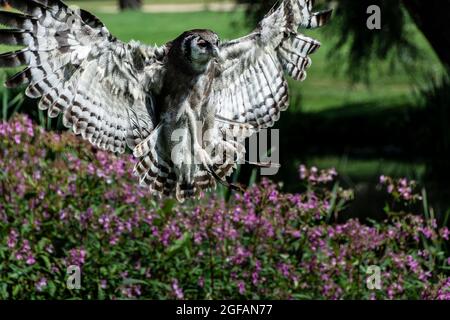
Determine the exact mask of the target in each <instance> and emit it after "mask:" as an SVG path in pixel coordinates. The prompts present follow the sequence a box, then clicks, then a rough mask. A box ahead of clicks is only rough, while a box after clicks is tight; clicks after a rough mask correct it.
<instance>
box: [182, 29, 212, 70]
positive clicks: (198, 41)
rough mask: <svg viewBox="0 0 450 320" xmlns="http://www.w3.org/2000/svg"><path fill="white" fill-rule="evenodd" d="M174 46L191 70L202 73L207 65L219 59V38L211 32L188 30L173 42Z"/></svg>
mask: <svg viewBox="0 0 450 320" xmlns="http://www.w3.org/2000/svg"><path fill="white" fill-rule="evenodd" d="M174 44H175V46H177V45H178V46H179V50H180V51H181V54H182V55H183V57H184V59H185V60H187V61H188V62H189V64H190V65H191V67H192V69H193V70H195V71H198V72H202V71H204V70H205V69H206V68H207V66H208V64H209V63H210V62H211V61H212V60H214V59H218V57H219V37H218V35H217V34H216V33H214V32H213V31H211V30H201V29H197V30H190V31H186V32H184V33H183V34H182V35H180V36H179V37H178V38H177V39H176V40H175V41H174Z"/></svg>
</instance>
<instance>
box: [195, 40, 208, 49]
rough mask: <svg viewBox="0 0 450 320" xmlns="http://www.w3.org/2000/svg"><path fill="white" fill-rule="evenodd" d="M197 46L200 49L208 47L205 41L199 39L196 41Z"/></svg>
mask: <svg viewBox="0 0 450 320" xmlns="http://www.w3.org/2000/svg"><path fill="white" fill-rule="evenodd" d="M197 45H198V46H199V47H200V48H205V47H207V46H208V42H206V41H205V40H203V39H200V40H198V41H197Z"/></svg>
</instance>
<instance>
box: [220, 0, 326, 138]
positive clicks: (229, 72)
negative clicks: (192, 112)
mask: <svg viewBox="0 0 450 320" xmlns="http://www.w3.org/2000/svg"><path fill="white" fill-rule="evenodd" d="M312 7H313V1H312V0H284V1H282V2H281V3H280V4H279V5H278V7H276V8H274V9H273V10H272V11H271V12H270V13H269V14H268V15H267V16H266V17H265V18H264V19H263V20H262V21H261V23H260V24H259V26H258V28H257V29H256V30H255V31H254V32H252V33H251V34H250V35H248V36H245V37H242V38H240V39H236V40H233V41H229V42H225V43H224V44H222V46H221V67H222V70H223V71H222V74H221V76H220V77H217V78H216V79H215V83H214V87H213V88H214V90H213V97H212V99H211V101H212V103H213V104H214V106H216V110H217V116H218V117H219V118H225V119H229V120H231V121H230V122H228V124H225V125H223V126H226V125H230V126H231V127H233V123H234V122H237V123H242V124H243V123H246V124H250V125H251V126H252V127H253V129H254V130H249V131H248V132H247V133H248V134H247V135H249V134H251V133H252V132H254V131H255V130H256V131H257V130H259V129H262V128H268V127H271V126H273V124H274V123H275V122H276V121H277V120H278V119H279V118H280V112H281V111H283V110H286V109H287V107H288V104H289V98H288V86H287V81H286V79H285V75H288V76H290V77H292V78H294V79H295V80H299V81H303V80H304V79H305V78H306V70H307V68H308V67H309V66H310V65H311V59H310V57H309V55H310V54H312V53H314V52H315V51H316V50H317V49H318V48H319V47H320V43H319V42H318V41H316V40H314V39H312V38H309V37H307V36H304V35H303V34H301V33H298V32H297V29H298V28H300V27H304V28H315V27H320V26H322V25H324V24H325V23H326V22H327V21H328V20H329V18H330V16H331V11H322V12H317V13H313V12H312V11H311V10H312ZM240 134H242V132H241V133H240Z"/></svg>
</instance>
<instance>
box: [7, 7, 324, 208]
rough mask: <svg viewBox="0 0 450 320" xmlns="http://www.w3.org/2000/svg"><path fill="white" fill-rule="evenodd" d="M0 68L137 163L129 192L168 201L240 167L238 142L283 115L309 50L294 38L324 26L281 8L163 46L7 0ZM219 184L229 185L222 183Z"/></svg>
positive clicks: (305, 11)
mask: <svg viewBox="0 0 450 320" xmlns="http://www.w3.org/2000/svg"><path fill="white" fill-rule="evenodd" d="M8 2H9V4H10V5H11V6H12V7H13V8H15V9H17V10H18V11H20V12H21V13H16V12H10V11H2V12H0V23H1V24H3V25H6V26H9V27H10V28H9V29H0V43H1V44H6V45H14V46H22V47H24V48H23V49H21V50H18V51H15V52H8V53H4V54H1V55H0V67H20V66H25V67H26V68H25V69H24V70H23V71H21V72H19V73H18V74H16V75H14V76H13V77H12V78H11V79H9V80H7V81H6V86H7V87H9V88H12V87H17V86H20V85H22V84H27V89H26V94H27V96H29V97H31V98H40V102H39V108H40V109H41V110H47V112H48V115H49V117H52V118H53V117H57V116H58V115H60V114H62V118H63V123H64V125H65V126H66V127H68V128H72V129H73V131H74V132H75V134H78V135H81V136H82V137H83V139H86V140H88V141H89V142H90V143H92V144H93V145H95V146H97V147H98V148H101V149H104V150H109V151H111V152H116V153H123V152H125V150H126V148H127V147H128V148H130V149H131V150H132V151H133V155H134V157H136V158H137V164H136V166H135V170H134V171H135V174H136V175H137V176H138V177H139V179H140V183H141V184H143V185H146V186H148V188H149V189H150V190H151V191H152V192H154V193H157V194H160V195H161V194H165V195H168V196H175V197H176V198H177V199H178V200H179V201H183V200H184V199H187V198H191V197H196V196H198V195H199V194H200V192H201V191H202V190H208V189H211V188H215V186H216V182H220V183H223V184H225V185H227V182H226V178H227V177H228V176H229V175H230V174H231V173H232V172H233V169H234V168H235V167H236V164H237V163H240V162H239V161H243V159H245V146H244V139H245V138H246V137H248V136H249V135H250V134H252V133H254V132H257V131H258V130H260V129H262V128H268V127H271V126H272V125H273V124H274V122H275V121H277V120H278V119H279V117H280V112H281V111H283V110H285V109H286V108H287V107H288V87H287V82H286V79H285V76H290V77H292V78H294V79H295V80H299V81H302V80H304V79H305V77H306V72H305V70H306V69H307V68H308V67H309V66H310V64H311V60H310V58H309V55H310V54H311V53H313V52H314V51H315V50H316V49H318V48H319V46H320V43H319V42H318V41H316V40H314V39H312V38H309V37H306V36H304V35H303V34H301V33H299V32H298V29H299V28H301V27H303V28H315V27H320V26H322V25H324V24H325V23H326V22H327V21H328V20H329V18H330V16H331V11H329V10H328V11H321V12H316V13H314V12H312V7H313V2H314V1H313V0H284V1H280V2H279V3H278V5H277V6H275V7H274V8H273V9H272V10H271V11H270V12H269V13H268V14H267V15H266V16H265V18H264V19H263V20H262V21H261V22H260V23H259V25H258V27H257V28H256V29H255V30H254V31H253V32H252V33H250V34H249V35H247V36H244V37H242V38H239V39H236V40H232V41H224V42H221V41H220V40H219V37H218V36H217V34H216V33H214V32H213V31H210V30H191V31H186V32H184V33H183V34H181V35H180V36H179V37H177V38H176V39H175V40H173V41H170V42H168V43H166V44H165V45H163V46H160V47H158V46H147V45H144V44H141V43H139V42H136V41H131V42H130V43H124V42H121V41H120V40H118V39H117V38H115V37H114V36H113V35H111V34H110V32H109V31H108V29H107V28H106V27H105V25H104V24H103V23H102V22H101V21H100V20H98V19H97V18H96V17H95V16H93V15H92V14H90V13H89V12H87V11H84V10H79V9H78V10H75V9H73V8H71V7H68V6H67V5H65V4H64V3H63V2H61V1H59V0H8ZM228 185H229V184H228Z"/></svg>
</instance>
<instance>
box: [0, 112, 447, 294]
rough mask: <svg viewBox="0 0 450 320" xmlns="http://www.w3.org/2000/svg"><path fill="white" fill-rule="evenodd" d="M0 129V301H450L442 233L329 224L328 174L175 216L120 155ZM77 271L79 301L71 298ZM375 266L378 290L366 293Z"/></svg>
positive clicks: (192, 205) (396, 220) (409, 221)
mask: <svg viewBox="0 0 450 320" xmlns="http://www.w3.org/2000/svg"><path fill="white" fill-rule="evenodd" d="M1 128H2V130H0V163H1V165H2V174H0V257H2V260H0V270H2V272H1V273H0V283H2V286H0V298H3V299H6V298H23V299H30V298H33V299H48V298H58V299H70V298H86V299H137V298H145V299H240V298H255V299H259V298H261V299H305V298H310V299H355V298H358V299H402V298H416V299H420V298H424V299H448V298H450V297H449V293H448V292H449V287H450V285H449V279H448V277H447V273H446V270H448V268H449V260H448V259H449V253H448V239H449V230H448V229H447V228H445V227H440V226H439V224H438V222H437V221H435V220H432V219H426V218H424V217H422V216H420V215H414V214H412V213H407V214H404V215H394V216H392V217H390V218H388V219H387V220H385V221H380V222H373V223H371V224H363V223H361V222H360V221H358V220H356V219H352V220H348V221H345V222H336V221H335V220H333V219H332V217H333V216H336V215H339V213H340V212H341V210H342V208H343V205H342V203H346V202H348V201H349V200H350V199H351V197H350V196H349V195H351V194H352V192H351V191H350V190H344V189H341V188H334V189H333V191H330V190H329V183H330V182H332V181H333V180H334V179H335V178H336V175H337V174H336V171H335V170H323V171H319V170H317V169H315V168H306V167H304V166H302V167H301V168H300V175H301V177H300V178H301V180H302V181H303V182H306V183H307V185H308V188H307V190H306V191H305V192H303V193H297V194H290V193H285V192H283V191H282V190H280V187H279V186H278V185H276V184H274V183H272V182H271V181H269V180H265V179H264V180H263V181H261V182H260V183H259V184H257V185H254V186H252V187H250V188H248V189H247V190H246V191H245V192H243V193H235V194H233V195H232V196H231V199H229V200H228V199H227V200H225V199H223V198H222V197H220V196H219V194H215V193H211V194H209V196H208V197H204V199H203V200H202V201H201V202H197V201H195V202H194V201H192V202H186V203H184V204H179V203H177V202H176V201H174V200H173V199H170V198H164V199H155V198H154V197H152V196H151V195H150V194H149V193H148V192H147V190H145V189H143V188H141V187H139V186H138V183H136V180H135V177H133V175H132V169H133V166H134V160H133V159H132V158H131V157H130V156H128V155H125V156H120V157H118V156H115V155H110V154H108V153H105V152H102V151H98V150H96V149H94V148H93V147H91V146H89V144H87V143H84V142H81V140H80V139H78V138H75V137H73V135H71V134H66V133H62V134H57V133H48V132H45V131H43V130H41V129H40V128H39V127H37V126H34V125H31V129H32V130H31V131H30V130H29V129H28V128H30V122H29V120H28V119H27V118H25V117H21V118H16V119H13V120H12V121H10V122H9V123H3V124H2V126H1ZM24 128H25V129H24ZM16 135H17V136H18V137H17V139H16V137H15V136H16ZM17 141H20V143H17ZM391 181H392V184H393V185H394V188H395V190H399V188H404V187H405V188H407V187H408V186H411V185H410V184H409V183H406V185H405V184H404V183H400V182H394V180H391ZM413 189H414V188H412V189H411V190H412V191H411V192H409V194H411V195H413V194H414V193H413ZM393 190H394V189H393ZM393 192H394V191H392V192H391V193H393ZM396 192H397V191H396ZM398 192H399V194H400V193H402V194H404V193H405V192H406V191H405V190H403V189H402V191H398ZM402 197H403V196H402ZM403 199H404V200H405V201H409V202H410V201H413V199H414V196H412V197H410V198H409V200H407V199H406V198H405V197H403ZM333 221H334V222H333ZM73 265H76V266H78V267H79V268H81V270H82V284H81V285H82V288H81V290H67V289H66V280H67V268H68V267H69V266H73ZM373 265H376V266H379V267H380V270H381V280H382V283H381V289H380V290H371V289H369V288H367V287H366V278H367V275H366V271H367V269H368V268H369V266H373ZM19 277H20V281H18V280H17V279H18V278H19Z"/></svg>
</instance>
